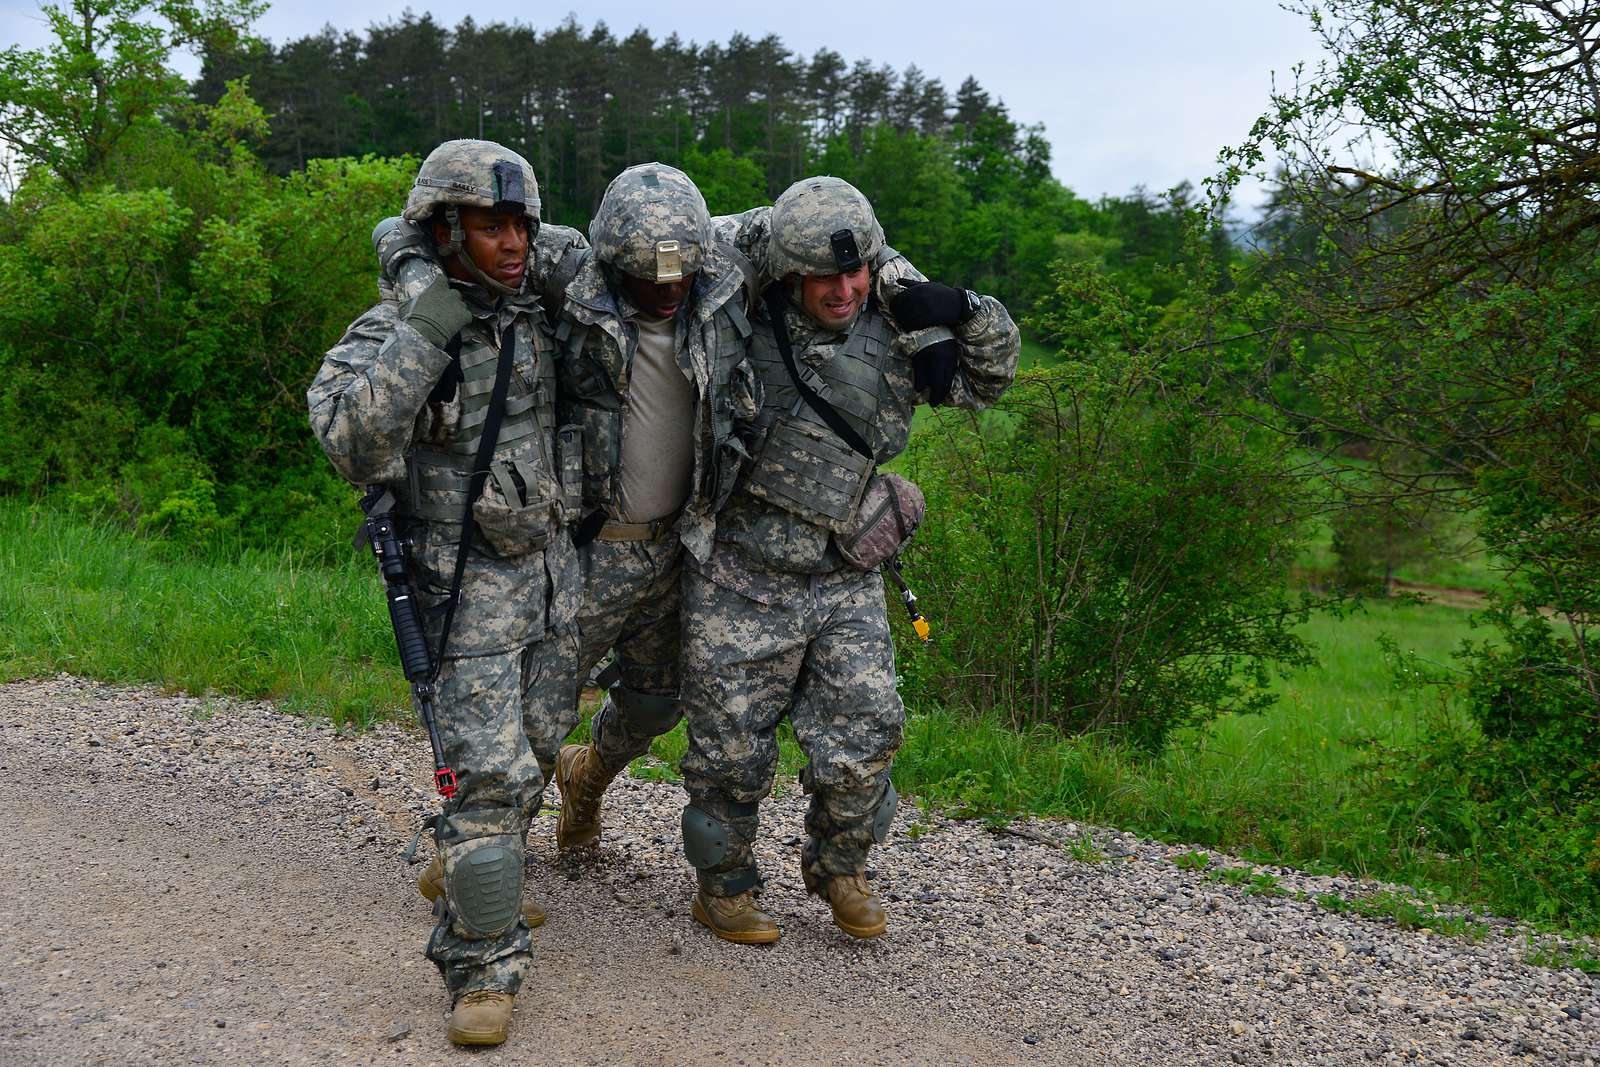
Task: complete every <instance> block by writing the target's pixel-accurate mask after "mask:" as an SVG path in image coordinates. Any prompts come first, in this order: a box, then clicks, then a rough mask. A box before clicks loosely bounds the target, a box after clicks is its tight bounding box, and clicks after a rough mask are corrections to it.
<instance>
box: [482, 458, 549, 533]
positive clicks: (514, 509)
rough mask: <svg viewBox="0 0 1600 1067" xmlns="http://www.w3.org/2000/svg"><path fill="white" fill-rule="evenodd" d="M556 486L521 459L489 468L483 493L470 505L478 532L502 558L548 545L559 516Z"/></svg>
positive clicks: (538, 470)
mask: <svg viewBox="0 0 1600 1067" xmlns="http://www.w3.org/2000/svg"><path fill="white" fill-rule="evenodd" d="M558 488H559V487H557V486H555V485H554V483H553V481H552V480H551V479H550V477H549V476H548V475H545V474H544V473H542V472H541V470H540V469H539V468H538V466H537V465H535V464H533V463H530V462H528V461H527V460H525V459H515V458H513V459H502V460H497V461H495V462H494V463H492V464H490V466H489V477H487V478H486V479H484V483H483V492H482V493H481V494H479V496H478V499H477V500H475V501H473V504H472V518H473V521H474V522H475V523H476V524H477V527H478V532H479V533H481V534H483V539H484V540H485V541H487V542H488V543H489V546H490V547H491V548H493V549H494V550H495V551H496V552H498V553H499V554H500V555H502V556H521V555H525V554H527V553H529V552H534V551H538V550H540V549H542V548H544V547H545V546H546V545H548V544H549V543H550V538H551V536H552V533H553V531H554V529H555V528H556V526H557V525H558V523H559V522H560V515H561V500H560V497H559V493H558V491H557V490H558Z"/></svg>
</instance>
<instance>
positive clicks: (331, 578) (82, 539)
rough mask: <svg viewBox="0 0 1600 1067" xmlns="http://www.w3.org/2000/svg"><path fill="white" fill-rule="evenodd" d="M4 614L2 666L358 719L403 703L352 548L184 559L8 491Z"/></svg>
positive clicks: (3, 511)
mask: <svg viewBox="0 0 1600 1067" xmlns="http://www.w3.org/2000/svg"><path fill="white" fill-rule="evenodd" d="M361 562H365V561H361ZM0 620H3V621H0V672H3V673H4V675H5V676H6V677H8V678H21V677H29V676H38V675H41V674H49V673H53V672H56V671H70V672H72V673H75V674H81V675H85V676H89V677H95V678H100V679H103V680H105V681H110V682H124V683H136V682H137V683H153V684H155V685H158V686H161V687H163V688H166V689H169V690H174V691H180V690H181V691H184V692H191V693H209V692H218V693H228V694H233V695H239V696H245V697H250V698H269V699H274V700H278V701H280V702H282V704H283V705H284V706H285V707H286V708H288V709H289V710H291V711H296V712H301V713H307V714H315V715H322V716H327V717H329V718H332V719H334V720H335V721H337V722H340V723H349V724H354V725H361V724H364V723H368V722H371V721H373V720H374V719H377V718H380V717H383V716H386V715H390V714H393V713H395V712H396V711H397V710H398V709H401V708H407V707H408V701H409V697H408V695H407V690H406V686H405V682H404V680H403V679H402V678H401V677H400V673H399V669H398V666H397V665H396V654H395V649H394V638H393V636H392V635H391V633H390V631H389V621H388V614H387V611H386V609H385V607H384V602H383V595H382V590H381V588H380V587H379V586H378V584H377V578H376V576H375V574H369V573H368V572H367V569H366V568H364V567H360V566H358V565H357V561H355V560H352V561H351V562H350V563H349V564H347V565H345V566H340V567H334V568H324V567H305V566H301V565H299V564H298V563H296V561H295V560H294V559H293V558H291V557H289V556H287V555H284V556H275V555H269V554H263V553H245V554H243V555H241V556H239V557H237V558H234V559H194V558H184V557H181V556H174V555H173V554H172V553H171V552H169V551H167V550H166V549H165V548H164V546H163V545H162V544H161V543H159V542H152V541H148V540H141V539H137V538H134V537H131V536H129V535H127V534H126V533H123V532H122V531H120V530H118V529H117V528H115V527H112V526H107V525H98V524H94V523H89V522H84V521H81V520H77V519H73V518H69V517H67V516H64V515H63V514H61V513H60V512H54V511H50V510H46V509H41V508H35V507H28V506H25V505H20V504H17V503H16V502H7V503H5V504H4V505H0ZM407 713H408V714H409V712H407Z"/></svg>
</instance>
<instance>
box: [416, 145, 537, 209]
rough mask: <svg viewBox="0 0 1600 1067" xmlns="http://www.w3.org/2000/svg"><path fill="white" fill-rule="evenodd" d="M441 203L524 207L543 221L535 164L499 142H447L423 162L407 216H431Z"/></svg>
mask: <svg viewBox="0 0 1600 1067" xmlns="http://www.w3.org/2000/svg"><path fill="white" fill-rule="evenodd" d="M438 207H482V208H491V209H493V210H497V211H512V212H520V213H521V214H524V215H526V216H527V217H528V218H529V220H530V221H532V222H538V221H539V183H538V181H536V180H535V179H534V176H533V168H532V167H530V166H528V161H527V160H525V159H523V158H522V157H521V156H519V155H517V153H515V152H513V151H512V150H511V149H509V148H506V147H505V146H504V145H498V144H495V143H494V142H493V141H466V140H463V141H446V142H444V144H441V145H440V146H439V147H438V148H435V149H434V150H433V151H432V152H429V153H428V158H427V159H425V160H423V161H422V168H421V169H420V170H418V171H417V180H416V182H415V184H413V185H412V187H411V195H410V196H409V197H407V198H406V210H405V217H406V218H407V219H409V220H411V221H412V222H423V221H426V220H427V219H428V218H429V217H430V216H431V215H432V214H433V212H434V209H435V208H438Z"/></svg>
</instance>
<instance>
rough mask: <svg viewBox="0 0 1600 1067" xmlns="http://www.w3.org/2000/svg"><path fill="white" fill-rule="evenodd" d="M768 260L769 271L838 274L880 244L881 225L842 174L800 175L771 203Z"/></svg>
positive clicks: (873, 255) (873, 254)
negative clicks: (800, 177) (807, 176)
mask: <svg viewBox="0 0 1600 1067" xmlns="http://www.w3.org/2000/svg"><path fill="white" fill-rule="evenodd" d="M771 227H772V230H771V236H770V237H769V238H768V239H767V266H768V269H769V270H770V271H771V272H772V275H773V277H776V278H782V277H785V276H787V275H790V274H811V275H816V274H841V273H847V272H849V271H853V270H855V269H856V268H857V267H860V266H861V265H862V264H863V263H871V262H872V261H873V260H875V259H876V258H877V256H878V253H879V252H881V251H882V250H883V227H882V226H879V225H878V216H877V215H876V214H874V213H873V210H872V205H871V204H870V203H868V202H867V198H866V197H864V196H862V195H861V191H860V190H859V189H857V188H856V187H855V186H853V185H851V184H850V183H849V182H847V181H845V180H844V179H843V178H834V177H830V176H827V175H824V176H822V177H817V178H802V179H801V180H800V181H797V182H795V183H794V184H793V185H791V186H789V188H787V189H785V190H784V191H783V195H782V196H780V197H778V200H777V202H776V203H775V204H773V205H772V222H771Z"/></svg>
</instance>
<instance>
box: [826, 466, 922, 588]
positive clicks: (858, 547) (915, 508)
mask: <svg viewBox="0 0 1600 1067" xmlns="http://www.w3.org/2000/svg"><path fill="white" fill-rule="evenodd" d="M927 509H928V503H927V501H926V500H925V499H924V498H923V496H922V490H921V489H918V488H917V484H916V483H915V482H912V481H908V480H907V479H905V478H902V477H900V475H898V474H874V475H873V476H872V478H871V480H870V481H868V482H867V491H866V492H865V493H864V494H862V497H861V510H860V511H859V512H857V515H856V521H855V522H854V523H852V524H851V526H850V529H849V530H847V531H845V532H843V533H838V532H836V533H835V534H834V537H833V543H834V544H835V545H836V546H837V547H838V549H839V555H841V556H843V557H844V561H845V562H846V563H848V564H850V566H852V567H854V568H855V569H856V570H858V571H870V570H872V569H873V568H874V567H877V566H878V565H879V564H881V563H883V561H884V560H886V559H891V558H893V556H894V554H895V553H896V552H899V551H900V546H901V545H903V544H905V543H906V541H907V540H909V539H910V537H911V535H912V534H914V533H916V532H917V527H918V526H921V525H922V516H923V514H924V513H926V511H927Z"/></svg>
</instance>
